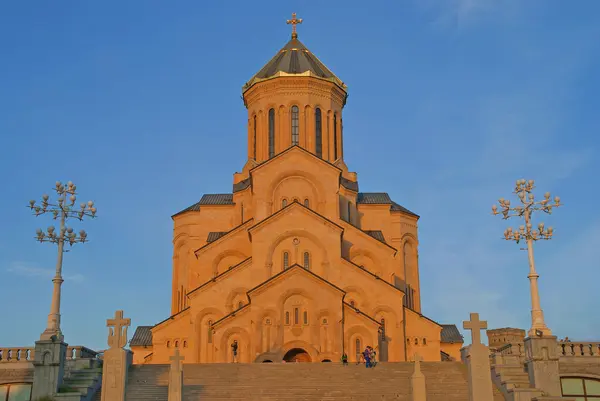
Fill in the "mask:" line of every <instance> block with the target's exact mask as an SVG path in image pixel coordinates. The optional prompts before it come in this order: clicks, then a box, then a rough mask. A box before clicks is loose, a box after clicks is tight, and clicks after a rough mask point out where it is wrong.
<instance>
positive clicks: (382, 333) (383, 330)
mask: <svg viewBox="0 0 600 401" xmlns="http://www.w3.org/2000/svg"><path fill="white" fill-rule="evenodd" d="M380 333H381V339H382V340H385V319H384V318H381V332H380Z"/></svg>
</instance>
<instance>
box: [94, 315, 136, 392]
mask: <svg viewBox="0 0 600 401" xmlns="http://www.w3.org/2000/svg"><path fill="white" fill-rule="evenodd" d="M130 325H131V319H126V318H123V311H122V310H118V311H116V312H115V317H114V319H108V320H107V321H106V326H107V327H108V346H109V347H110V348H109V349H108V350H106V351H105V352H104V364H103V368H102V401H125V386H126V384H127V371H128V369H129V366H130V365H131V363H132V360H133V355H132V353H131V351H129V350H125V349H123V347H125V345H127V327H129V326H130Z"/></svg>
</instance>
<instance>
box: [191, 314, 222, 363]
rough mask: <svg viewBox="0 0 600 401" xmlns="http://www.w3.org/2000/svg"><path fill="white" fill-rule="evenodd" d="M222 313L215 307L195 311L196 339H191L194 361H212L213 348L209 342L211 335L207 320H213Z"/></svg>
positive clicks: (217, 318) (218, 317)
mask: <svg viewBox="0 0 600 401" xmlns="http://www.w3.org/2000/svg"><path fill="white" fill-rule="evenodd" d="M224 315H225V314H224V312H223V311H221V310H219V309H217V308H204V309H202V310H200V311H199V312H198V313H196V316H195V318H194V322H193V323H194V326H195V331H196V333H195V337H196V339H197V340H196V341H192V347H195V351H194V354H195V355H196V358H197V360H196V362H212V357H213V349H214V348H213V345H212V344H211V342H212V338H213V335H212V333H209V330H210V327H209V325H208V322H209V321H211V320H212V322H215V321H217V320H219V319H220V318H221V317H223V316H224ZM209 340H210V341H209Z"/></svg>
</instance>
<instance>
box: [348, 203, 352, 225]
mask: <svg viewBox="0 0 600 401" xmlns="http://www.w3.org/2000/svg"><path fill="white" fill-rule="evenodd" d="M350 216H352V202H350V201H348V223H350V221H351V220H350Z"/></svg>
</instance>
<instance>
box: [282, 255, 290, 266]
mask: <svg viewBox="0 0 600 401" xmlns="http://www.w3.org/2000/svg"><path fill="white" fill-rule="evenodd" d="M288 267H290V254H289V253H287V252H284V253H283V268H284V269H287V268H288Z"/></svg>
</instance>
